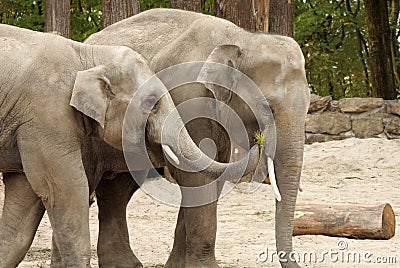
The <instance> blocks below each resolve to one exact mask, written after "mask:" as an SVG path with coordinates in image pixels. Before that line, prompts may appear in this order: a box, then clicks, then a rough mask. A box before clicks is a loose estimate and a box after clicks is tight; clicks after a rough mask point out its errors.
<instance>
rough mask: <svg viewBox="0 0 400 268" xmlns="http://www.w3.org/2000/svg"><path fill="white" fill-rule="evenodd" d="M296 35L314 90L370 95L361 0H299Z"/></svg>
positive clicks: (335, 93) (328, 93)
mask: <svg viewBox="0 0 400 268" xmlns="http://www.w3.org/2000/svg"><path fill="white" fill-rule="evenodd" d="M295 4H296V8H295V36H294V38H295V39H296V41H297V42H298V43H299V44H300V46H301V47H302V50H303V53H304V55H305V59H306V70H307V78H308V81H309V83H310V87H311V90H312V92H313V93H316V94H319V95H331V96H332V97H333V98H335V99H339V98H342V97H366V96H369V95H370V88H369V83H368V67H367V64H366V60H367V55H366V53H367V45H366V33H365V13H364V7H363V3H362V2H361V1H354V0H347V1H323V0H296V2H295Z"/></svg>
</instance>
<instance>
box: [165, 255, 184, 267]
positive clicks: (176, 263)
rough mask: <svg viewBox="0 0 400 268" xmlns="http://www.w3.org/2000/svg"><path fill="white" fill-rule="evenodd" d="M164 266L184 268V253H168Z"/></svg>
mask: <svg viewBox="0 0 400 268" xmlns="http://www.w3.org/2000/svg"><path fill="white" fill-rule="evenodd" d="M164 268H185V255H183V256H177V255H170V256H169V258H168V260H167V263H166V264H165V265H164Z"/></svg>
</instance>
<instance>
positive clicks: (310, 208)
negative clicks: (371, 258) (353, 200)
mask: <svg viewBox="0 0 400 268" xmlns="http://www.w3.org/2000/svg"><path fill="white" fill-rule="evenodd" d="M395 226H396V220H395V216H394V212H393V209H392V207H391V206H390V204H381V205H361V204H330V205H327V204H297V205H296V211H295V217H294V229H293V235H294V236H296V235H306V234H308V235H327V236H337V237H348V238H356V239H390V238H392V237H393V236H394V234H395Z"/></svg>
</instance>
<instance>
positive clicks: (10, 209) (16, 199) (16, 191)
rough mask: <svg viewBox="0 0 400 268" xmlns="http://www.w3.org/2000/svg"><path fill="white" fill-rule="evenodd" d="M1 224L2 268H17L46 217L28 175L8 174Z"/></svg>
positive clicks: (0, 265) (5, 176)
mask: <svg viewBox="0 0 400 268" xmlns="http://www.w3.org/2000/svg"><path fill="white" fill-rule="evenodd" d="M3 176H4V179H3V181H4V184H5V199H4V207H3V216H2V218H1V221H0V267H16V266H17V265H18V264H19V263H20V262H21V261H22V260H23V258H24V257H25V255H26V253H27V251H28V249H29V247H30V246H31V244H32V241H33V238H34V236H35V233H36V230H37V228H38V226H39V223H40V221H41V219H42V217H43V214H44V211H45V209H44V206H43V203H42V201H41V200H40V199H39V197H38V196H37V195H36V194H35V193H34V191H33V190H32V188H31V185H30V184H29V183H28V180H27V179H26V177H25V175H24V174H20V173H5V174H4V175H3Z"/></svg>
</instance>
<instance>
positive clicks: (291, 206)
mask: <svg viewBox="0 0 400 268" xmlns="http://www.w3.org/2000/svg"><path fill="white" fill-rule="evenodd" d="M285 117H286V116H285ZM275 122H276V123H277V126H276V127H277V148H276V154H275V170H276V178H277V185H278V187H279V190H280V193H281V195H282V200H281V201H280V202H278V201H276V212H275V213H276V217H275V238H276V245H277V251H278V252H280V251H283V252H285V253H286V255H285V258H286V259H287V262H282V267H299V266H298V264H297V263H296V262H295V261H293V260H290V259H288V256H289V254H290V253H291V252H292V251H293V246H292V234H293V220H294V212H295V205H296V199H297V193H298V190H299V182H300V175H301V170H302V165H303V150H304V121H302V120H298V118H297V121H296V120H294V118H291V119H288V120H287V118H286V120H282V118H281V119H279V118H276V121H275ZM288 122H291V123H288Z"/></svg>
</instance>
